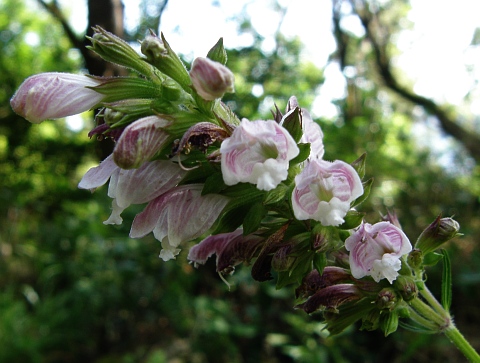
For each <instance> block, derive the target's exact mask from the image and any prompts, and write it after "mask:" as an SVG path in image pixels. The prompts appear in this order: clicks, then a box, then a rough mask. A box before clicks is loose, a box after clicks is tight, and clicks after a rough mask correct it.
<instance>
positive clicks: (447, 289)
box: [441, 250, 452, 311]
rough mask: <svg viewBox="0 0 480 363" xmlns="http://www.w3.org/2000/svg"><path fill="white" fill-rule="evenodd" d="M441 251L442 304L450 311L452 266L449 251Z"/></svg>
mask: <svg viewBox="0 0 480 363" xmlns="http://www.w3.org/2000/svg"><path fill="white" fill-rule="evenodd" d="M441 252H442V257H443V270H442V306H443V308H444V309H445V310H446V311H449V310H450V305H451V304H452V266H451V263H450V257H449V256H448V252H447V251H446V250H441Z"/></svg>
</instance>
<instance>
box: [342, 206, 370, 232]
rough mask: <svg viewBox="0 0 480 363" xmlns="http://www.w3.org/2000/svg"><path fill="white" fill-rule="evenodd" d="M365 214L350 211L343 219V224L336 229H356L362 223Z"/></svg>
mask: <svg viewBox="0 0 480 363" xmlns="http://www.w3.org/2000/svg"><path fill="white" fill-rule="evenodd" d="M363 217H365V213H363V212H357V211H356V210H354V209H350V210H349V211H348V212H347V214H346V215H345V217H344V220H345V222H343V223H342V224H341V225H340V226H339V227H338V228H340V229H353V228H356V227H358V226H359V225H360V223H362V221H363Z"/></svg>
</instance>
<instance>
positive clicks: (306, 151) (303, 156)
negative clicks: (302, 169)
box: [290, 144, 310, 165]
mask: <svg viewBox="0 0 480 363" xmlns="http://www.w3.org/2000/svg"><path fill="white" fill-rule="evenodd" d="M297 146H298V148H299V149H300V153H299V154H298V155H297V156H296V157H295V158H294V159H292V160H290V165H296V164H300V163H301V162H303V161H305V160H307V158H308V157H309V156H310V144H298V145H297Z"/></svg>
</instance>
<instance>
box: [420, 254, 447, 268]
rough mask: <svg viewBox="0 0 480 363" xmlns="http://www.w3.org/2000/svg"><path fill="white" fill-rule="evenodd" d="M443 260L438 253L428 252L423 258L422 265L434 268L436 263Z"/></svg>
mask: <svg viewBox="0 0 480 363" xmlns="http://www.w3.org/2000/svg"><path fill="white" fill-rule="evenodd" d="M442 258H443V255H442V254H441V253H438V252H430V253H427V254H426V255H425V256H424V257H423V265H425V266H435V265H436V264H437V263H438V262H440V261H441V260H442Z"/></svg>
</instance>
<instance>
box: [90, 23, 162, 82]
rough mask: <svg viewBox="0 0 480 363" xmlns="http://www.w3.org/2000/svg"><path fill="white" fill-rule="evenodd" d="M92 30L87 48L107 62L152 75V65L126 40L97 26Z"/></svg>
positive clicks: (145, 74)
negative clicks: (89, 44)
mask: <svg viewBox="0 0 480 363" xmlns="http://www.w3.org/2000/svg"><path fill="white" fill-rule="evenodd" d="M93 30H94V33H93V36H92V37H89V39H90V41H91V42H92V45H91V46H88V47H87V48H89V49H91V50H92V51H94V52H95V53H97V54H98V55H99V56H100V57H102V58H103V59H104V60H106V61H108V62H112V63H115V64H118V65H121V66H123V67H127V68H130V69H133V70H135V71H137V72H138V73H140V74H143V75H144V76H147V77H149V76H152V75H153V69H152V66H150V65H149V64H148V63H146V62H145V61H144V60H142V59H141V57H140V56H139V55H138V53H137V52H136V51H135V50H134V49H133V48H132V47H131V46H130V45H129V44H128V43H127V42H125V41H124V40H123V39H120V38H119V37H117V36H116V35H114V34H112V33H110V32H108V31H106V30H105V29H103V28H101V27H99V26H97V27H95V28H93Z"/></svg>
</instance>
